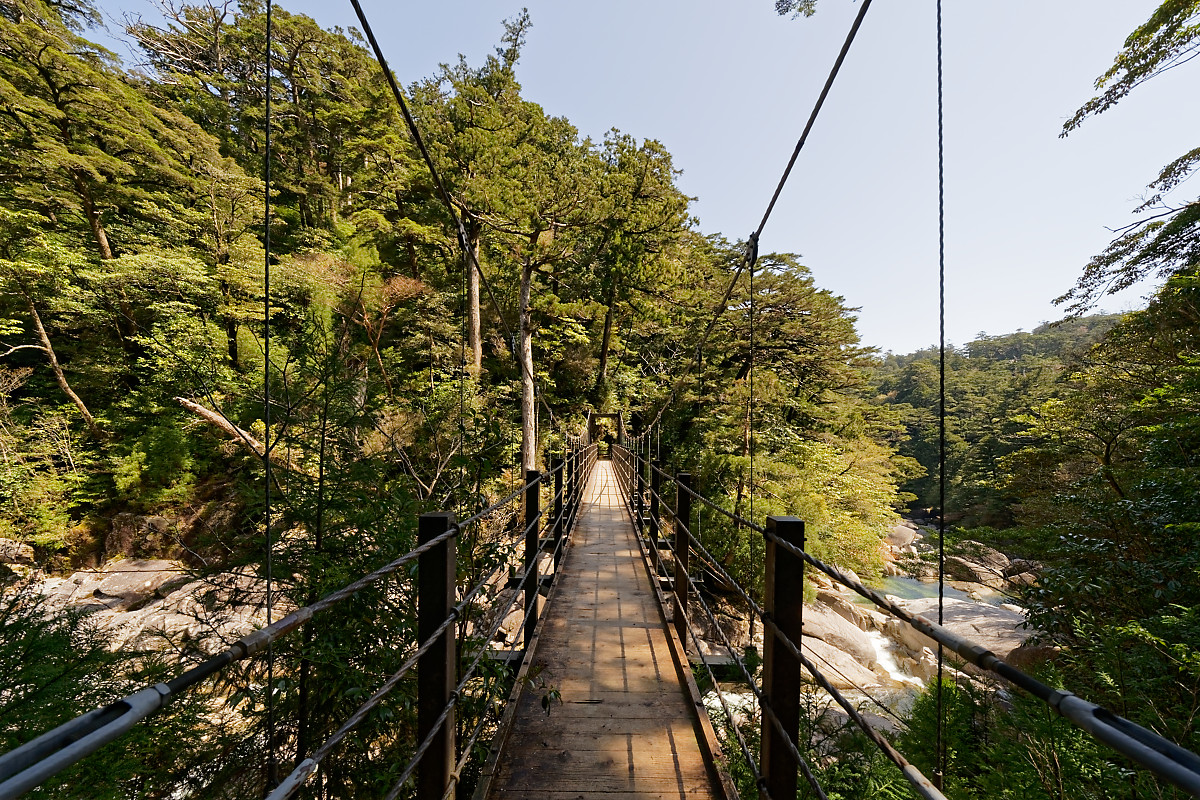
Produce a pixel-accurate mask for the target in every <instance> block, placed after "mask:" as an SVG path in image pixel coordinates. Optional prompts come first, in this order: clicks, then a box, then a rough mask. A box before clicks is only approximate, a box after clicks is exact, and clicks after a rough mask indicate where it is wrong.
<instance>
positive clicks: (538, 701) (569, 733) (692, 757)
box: [477, 461, 726, 800]
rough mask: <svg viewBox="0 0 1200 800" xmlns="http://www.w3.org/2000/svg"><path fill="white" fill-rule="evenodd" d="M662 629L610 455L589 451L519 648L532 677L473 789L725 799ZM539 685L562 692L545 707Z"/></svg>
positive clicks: (526, 795)
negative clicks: (551, 584) (570, 524)
mask: <svg viewBox="0 0 1200 800" xmlns="http://www.w3.org/2000/svg"><path fill="white" fill-rule="evenodd" d="M670 636H672V634H671V633H670V632H669V630H668V628H667V625H666V618H665V615H664V613H663V610H662V607H661V606H660V604H659V600H658V597H657V595H656V593H655V591H654V589H653V588H652V586H651V583H650V577H649V573H648V571H647V568H646V565H645V561H644V559H643V557H642V554H641V550H640V549H639V546H638V542H637V539H636V537H635V534H634V530H633V526H632V524H631V522H630V520H629V517H628V516H627V515H626V513H625V509H624V506H623V505H622V501H621V497H620V491H619V489H618V486H617V480H616V475H615V474H614V471H613V467H612V464H611V463H610V462H607V461H601V462H598V463H597V464H596V469H595V471H594V472H593V474H592V480H591V484H590V485H589V486H588V490H587V493H586V495H585V505H584V508H583V509H582V510H581V514H580V519H579V524H578V527H577V528H576V531H575V533H574V534H573V536H572V541H571V544H570V547H569V549H568V550H567V553H566V555H565V557H564V559H563V574H562V577H561V578H560V579H559V581H558V583H557V585H556V587H555V589H554V592H553V593H552V594H551V596H550V598H549V600H548V602H547V608H546V611H545V615H544V616H543V618H542V622H541V625H540V627H539V633H538V635H537V636H536V638H535V639H534V642H533V649H532V653H531V655H530V656H529V657H528V659H527V660H528V661H529V671H528V672H529V674H531V675H535V677H534V678H533V680H531V681H526V682H525V685H524V687H523V689H522V690H521V693H520V697H519V699H518V700H517V702H516V703H514V704H513V705H512V709H511V711H510V713H509V714H508V715H506V719H505V725H503V726H502V729H503V728H506V731H505V734H504V735H502V736H501V737H500V739H499V741H500V744H499V748H500V751H499V753H498V755H497V756H496V757H495V759H494V762H493V763H492V764H491V765H490V767H491V768H490V770H489V771H488V772H489V774H490V778H489V777H487V776H485V780H484V783H483V785H482V786H481V787H480V792H479V793H478V794H477V796H482V797H487V798H494V800H508V799H510V798H511V799H512V800H516V798H521V799H522V800H526V799H527V800H567V799H568V798H569V799H570V800H590V799H591V798H607V799H609V800H623V799H624V798H689V799H692V798H725V797H726V793H725V791H724V789H723V782H722V779H721V776H720V774H719V772H718V771H717V769H716V767H715V765H714V764H713V759H712V758H711V754H712V753H713V752H714V751H715V747H716V744H715V742H714V741H713V737H712V729H711V727H710V726H709V725H708V720H707V717H705V718H704V719H703V721H702V720H701V715H702V714H703V713H704V712H703V709H698V707H697V703H696V700H695V699H694V698H693V692H692V691H690V690H689V687H688V685H687V677H686V676H685V673H684V672H683V670H682V669H681V668H680V664H679V658H680V657H681V656H682V652H681V650H680V648H679V643H678V640H677V639H676V640H671V639H669V637H670ZM686 668H687V667H686V666H685V667H684V669H686ZM543 683H544V686H542V685H541V684H543ZM549 688H554V689H557V690H558V691H559V692H560V693H561V697H562V703H561V704H559V703H554V704H553V705H552V706H551V708H550V714H549V715H548V716H547V714H546V711H545V710H544V709H543V707H542V698H543V697H544V696H545V695H546V692H547V689H549Z"/></svg>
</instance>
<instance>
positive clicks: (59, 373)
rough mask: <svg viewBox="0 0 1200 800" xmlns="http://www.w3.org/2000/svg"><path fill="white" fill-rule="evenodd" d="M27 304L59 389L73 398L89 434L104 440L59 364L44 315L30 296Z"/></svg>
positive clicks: (90, 413)
mask: <svg viewBox="0 0 1200 800" xmlns="http://www.w3.org/2000/svg"><path fill="white" fill-rule="evenodd" d="M25 304H26V305H27V306H28V307H29V315H30V316H31V317H32V318H33V327H34V329H35V330H37V335H38V339H40V340H41V342H42V350H43V351H44V352H45V353H46V358H48V359H49V360H50V369H51V370H53V371H54V379H55V380H56V381H58V387H59V388H60V389H62V390H63V394H65V395H66V396H67V397H69V398H71V402H72V403H74V404H75V407H76V408H77V409H79V414H80V416H82V417H83V421H84V423H85V424H86V425H87V427H88V432H90V433H91V434H92V436H95V437H96V438H97V439H102V438H104V433H103V431H101V430H100V428H99V426H98V425H96V418H95V417H93V416H92V412H90V411H88V407H87V405H85V404H84V402H83V398H81V397H80V396H79V395H77V394H75V391H74V390H73V389H72V388H71V384H69V383H67V376H66V374H65V373H64V372H63V369H62V366H61V365H60V364H59V363H58V356H56V355H55V354H54V346H53V345H51V344H50V335H49V334H48V333H46V326H45V325H43V324H42V315H41V314H39V313H38V310H37V306H35V305H34V304H33V300H31V299H30V298H29V296H28V295H26V296H25Z"/></svg>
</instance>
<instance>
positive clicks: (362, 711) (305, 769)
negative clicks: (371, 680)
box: [266, 478, 566, 800]
mask: <svg viewBox="0 0 1200 800" xmlns="http://www.w3.org/2000/svg"><path fill="white" fill-rule="evenodd" d="M540 480H541V479H540V478H539V479H537V480H534V481H530V482H529V483H528V484H526V487H523V488H522V491H523V490H524V488H528V487H529V486H532V485H534V484H536V483H538V482H539V481H540ZM561 494H562V490H560V493H559V495H557V496H561ZM557 496H556V497H557ZM549 510H550V507H547V509H546V512H545V513H546V514H549ZM541 516H542V515H539V518H540V517H541ZM560 516H561V515H560ZM534 522H535V523H536V522H537V520H535V521H534ZM521 541H522V538H521V537H514V538H513V541H512V542H510V543H509V546H510V550H511V551H512V552H515V550H516V547H517V546H518V545H519V544H520V543H521ZM565 541H566V537H563V538H562V539H560V540H559V542H558V544H557V545H556V547H555V554H557V552H558V550H559V548H561V547H563V544H564V543H565ZM510 556H511V552H510ZM539 560H540V559H539ZM501 569H503V565H501V566H498V567H497V568H496V569H494V570H492V571H491V572H490V573H488V575H487V576H485V577H484V578H483V579H482V580H480V581H478V582H477V583H476V584H475V586H474V587H473V588H471V589H470V590H469V591H468V592H467V593H466V594H465V595H463V598H462V600H460V601H459V602H458V604H457V605H456V606H455V607H454V608H453V609H452V610H451V612H450V615H449V616H448V617H447V618H446V620H445V621H444V622H443V623H442V624H441V625H440V626H439V627H438V628H437V630H435V631H434V632H433V633H432V634H430V636H429V637H428V638H427V639H426V640H425V641H424V642H423V643H421V645H420V646H419V647H418V648H417V650H416V651H415V652H413V654H412V655H411V656H410V657H409V658H408V659H407V660H406V661H405V662H404V664H402V665H401V666H400V668H399V669H398V670H397V671H396V672H395V673H393V675H392V676H391V677H390V678H388V680H387V681H385V682H384V684H383V685H382V686H380V688H379V689H378V690H376V692H375V693H374V694H373V695H371V697H370V698H369V699H367V700H366V701H365V702H364V703H363V704H362V705H361V706H359V708H358V709H357V710H356V711H355V712H354V713H353V714H352V715H351V716H350V717H349V718H347V720H346V721H345V722H344V723H343V724H342V726H341V727H340V728H338V730H337V731H336V732H334V733H333V734H332V735H331V736H330V738H329V739H327V740H326V741H325V743H324V744H322V745H321V747H320V748H318V749H317V751H316V752H314V753H313V755H312V756H310V757H309V758H307V759H305V760H304V761H302V762H300V763H299V764H297V765H296V767H295V768H294V769H293V770H292V772H291V774H289V775H288V776H287V777H286V778H285V779H284V780H283V782H281V783H280V784H279V785H278V786H276V787H275V789H274V790H273V791H272V792H271V793H270V794H269V795H268V796H267V798H266V800H285V798H289V797H291V796H292V795H293V794H294V793H295V792H296V791H297V790H298V789H299V788H300V787H301V786H303V785H304V783H306V782H307V781H308V779H309V778H310V777H311V776H312V775H313V774H314V773H315V771H316V769H317V767H318V766H319V765H320V763H321V761H322V760H323V759H324V758H325V756H327V755H328V754H329V753H330V752H331V751H332V750H333V748H334V747H335V746H336V745H337V744H338V743H339V742H341V740H342V739H344V738H345V737H346V735H347V734H349V733H350V731H351V730H352V729H353V728H355V727H356V726H357V725H358V724H359V723H360V722H362V721H363V720H364V719H365V718H366V716H367V714H368V713H370V711H371V710H372V709H373V708H375V707H376V706H377V705H379V703H380V702H382V700H383V698H384V697H385V696H386V695H387V694H388V693H389V692H390V691H391V690H392V689H394V688H395V687H396V685H397V684H399V682H400V681H401V680H402V679H403V678H404V676H405V675H406V674H407V673H408V672H409V671H411V669H412V668H413V667H414V666H415V665H416V663H417V661H418V660H419V659H420V657H421V655H422V654H424V653H425V652H427V651H428V650H429V649H430V648H431V647H432V646H433V645H434V644H435V643H436V642H437V640H438V638H439V637H441V635H442V634H443V633H445V632H446V631H447V630H448V629H449V628H450V627H451V626H452V625H453V624H454V623H455V622H456V621H457V620H459V619H460V618H461V617H462V615H463V612H464V611H465V610H466V609H467V608H468V606H469V605H470V604H471V602H473V601H474V599H475V598H476V597H477V596H478V595H479V593H480V592H481V591H482V590H483V589H484V588H485V587H486V586H488V585H489V584H490V582H491V580H492V579H493V578H494V577H495V575H496V574H497V573H498V572H499V571H500V570H501ZM535 571H536V564H535V565H534V569H531V570H529V571H527V572H526V573H525V575H523V576H522V578H521V581H520V582H519V583H518V584H517V586H515V587H513V592H512V598H511V599H510V600H509V603H508V606H507V608H506V609H505V611H504V612H503V613H500V614H497V615H496V620H497V622H496V624H495V625H493V627H492V629H491V630H490V631H489V632H488V633H487V635H486V636H485V637H483V641H485V642H488V641H491V639H492V637H493V636H495V634H496V632H497V631H498V630H499V628H500V626H501V625H502V624H503V622H504V620H505V618H506V617H507V616H508V613H509V610H510V609H511V608H512V606H513V605H514V604H515V603H516V599H517V598H518V597H520V596H521V592H520V590H521V588H522V587H523V585H524V584H525V582H526V581H527V580H528V578H529V575H530V574H531V573H532V572H535ZM531 611H532V607H531V608H529V609H526V611H525V616H524V618H523V620H522V621H524V620H526V619H528V618H529V614H530V612H531ZM485 654H486V650H483V649H481V651H480V654H479V655H478V656H477V657H476V658H475V660H474V661H473V662H472V664H471V666H470V667H468V669H467V670H466V672H465V673H464V675H463V677H462V679H461V680H460V682H459V684H458V686H457V687H456V689H455V690H454V693H453V694H452V698H453V700H454V702H455V703H456V702H457V700H458V699H459V693H460V692H461V691H462V689H463V688H464V687H465V686H466V684H467V682H468V681H469V680H470V679H471V678H472V677H474V673H475V670H476V669H477V668H478V666H479V664H480V663H481V662H482V659H483V656H484V655H485ZM487 713H489V712H485V713H484V714H483V715H481V717H480V722H479V724H478V725H477V726H476V728H475V732H474V733H473V734H472V737H471V745H470V746H473V744H474V742H475V741H476V740H477V739H478V736H479V733H480V732H481V730H482V728H483V724H484V722H485V721H486V718H487ZM435 729H436V728H435ZM420 755H423V751H422V752H421V753H419V754H417V755H414V758H413V763H415V762H417V761H419V760H420ZM467 755H469V747H468V753H467ZM465 757H466V756H464V759H465ZM464 763H465V762H464ZM462 766H463V763H460V764H459V766H458V768H457V770H461V768H462ZM457 770H456V771H457Z"/></svg>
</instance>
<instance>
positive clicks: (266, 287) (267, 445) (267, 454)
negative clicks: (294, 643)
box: [263, 0, 279, 786]
mask: <svg viewBox="0 0 1200 800" xmlns="http://www.w3.org/2000/svg"><path fill="white" fill-rule="evenodd" d="M271 11H272V0H267V7H266V13H267V20H266V22H267V31H266V38H267V42H266V48H267V49H266V58H265V59H264V60H265V62H266V66H265V73H266V74H265V82H266V86H265V90H264V95H265V97H266V109H265V120H264V122H263V127H264V129H265V137H266V141H265V143H264V148H263V152H264V156H265V157H264V159H263V161H264V165H263V184H264V185H263V253H264V255H263V431H264V433H263V469H264V471H265V480H264V482H263V485H264V488H263V516H264V520H265V526H266V572H267V627H268V628H270V627H271V623H272V622H273V619H272V616H273V612H274V607H275V594H274V586H273V584H272V579H273V577H274V576H273V574H272V569H273V563H272V561H273V559H272V551H273V549H274V547H273V542H272V538H271V477H272V476H271V43H272V35H273V29H272V24H271V22H272V19H271V17H272V15H271ZM266 689H267V697H266V705H267V786H274V785H275V783H276V781H277V779H278V769H279V765H278V760H277V759H276V756H275V648H274V647H273V646H272V645H271V643H270V642H268V643H267V687H266Z"/></svg>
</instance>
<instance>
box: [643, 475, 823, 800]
mask: <svg viewBox="0 0 1200 800" xmlns="http://www.w3.org/2000/svg"><path fill="white" fill-rule="evenodd" d="M621 494H622V498H624V497H625V495H626V494H627V493H626V492H624V491H622V493H621ZM626 510H627V511H629V512H632V510H633V509H631V508H630V507H629V505H628V503H626ZM631 515H632V513H631ZM696 598H697V599H698V600H699V601H700V606H701V608H703V609H704V613H705V614H706V615H707V616H708V620H709V623H710V624H711V625H712V626H713V629H714V630H716V632H717V634H718V635H719V636H720V637H721V643H722V644H723V645H724V646H725V649H726V650H728V651H729V657H730V658H731V659H733V662H734V663H735V664H737V665H738V668H739V669H740V670H741V672H742V676H743V677H744V678H745V679H746V684H747V685H748V686H749V687H750V690H751V691H752V692H753V693H754V697H755V699H756V700H757V701H758V707H759V709H760V710H761V711H762V712H763V714H765V715H766V716H767V717H769V718H770V720H771V724H772V725H773V726H774V728H775V729H776V731H778V733H779V735H780V738H781V741H783V743H784V745H785V746H786V748H787V750H788V752H789V754H790V755H791V756H792V758H793V759H794V760H795V761H796V763H797V764H798V765H799V766H800V767H801V770H802V771H803V772H804V775H805V778H807V780H808V782H809V784H810V785H811V786H812V788H813V791H815V792H816V793H817V797H818V798H820V800H828V797H827V796H826V795H825V791H824V789H822V788H821V784H820V782H818V781H817V778H816V775H814V774H813V772H812V770H811V769H810V767H809V766H808V761H807V759H805V758H804V756H803V755H802V754H801V753H800V749H799V746H798V743H796V742H793V741H792V739H791V737H790V736H788V735H787V732H786V731H785V730H784V728H783V723H782V722H780V720H779V718H778V717H777V716H776V715H775V711H774V709H772V708H771V704H770V703H768V702H767V701H766V699H765V698H763V695H762V690H761V689H760V688H759V686H758V683H757V682H756V681H755V680H754V677H753V676H752V675H751V674H750V671H749V670H748V669H747V668H746V664H745V662H744V661H743V660H742V659H741V658H739V657H738V655H737V652H736V650H735V649H734V646H733V643H732V642H730V641H729V637H728V636H726V635H725V631H724V629H722V628H721V626H720V625H719V624H718V623H717V619H716V617H715V616H714V615H713V613H712V609H710V608H709V607H708V603H707V602H706V601H705V600H704V597H703V596H702V595H700V594H699V593H698V592H697V594H696ZM684 619H685V620H686V621H687V624H688V628H689V630H691V632H692V634H693V636H694V635H695V631H694V630H692V621H691V620H690V619H687V617H685V618H684ZM696 652H697V653H699V654H700V658H701V660H703V659H704V655H703V650H702V649H701V648H700V647H699V645H697V647H696ZM705 666H706V667H707V663H706V664H705ZM710 673H711V670H710ZM713 685H714V686H715V687H716V689H717V693H718V694H720V685H719V684H717V682H716V681H715V680H714V681H713ZM722 705H724V701H722ZM726 710H727V711H728V709H727V707H726ZM731 724H732V718H731ZM734 727H736V726H734ZM755 772H756V775H757V776H758V781H759V789H760V791H761V790H764V789H765V788H766V787H765V786H763V785H762V781H763V779H762V776H761V774H760V773H758V771H757V770H755Z"/></svg>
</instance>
